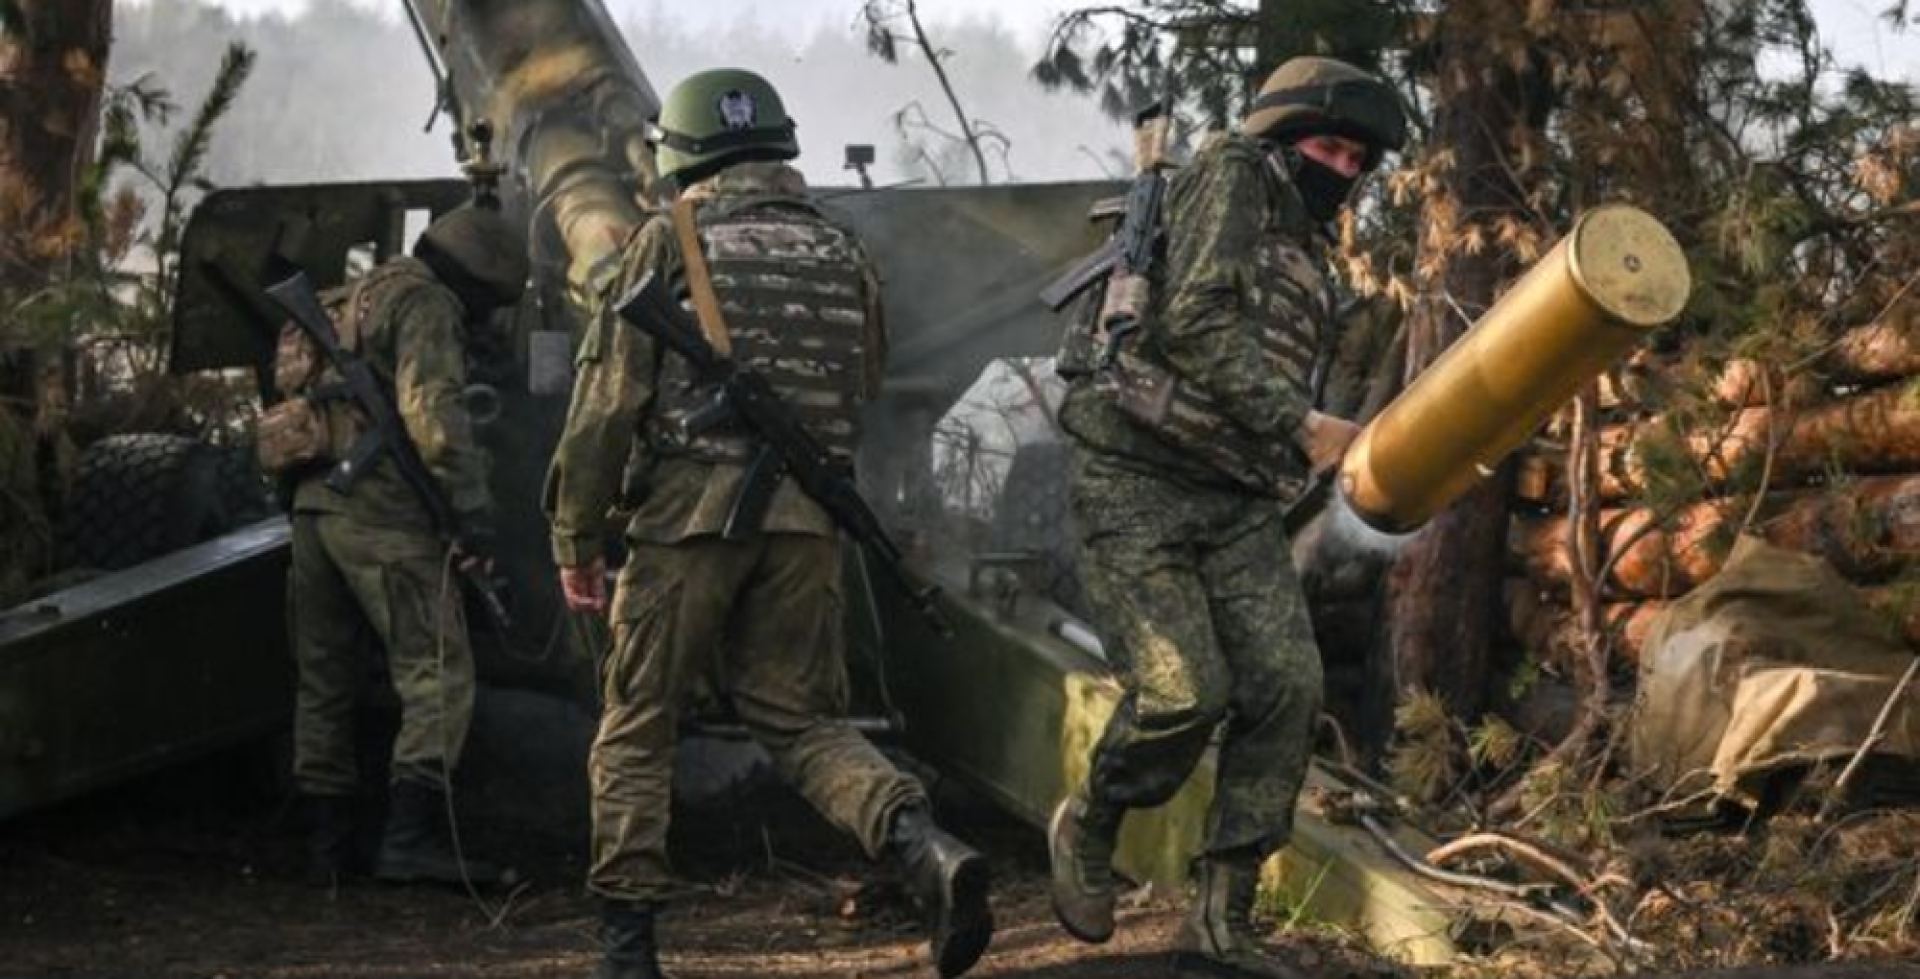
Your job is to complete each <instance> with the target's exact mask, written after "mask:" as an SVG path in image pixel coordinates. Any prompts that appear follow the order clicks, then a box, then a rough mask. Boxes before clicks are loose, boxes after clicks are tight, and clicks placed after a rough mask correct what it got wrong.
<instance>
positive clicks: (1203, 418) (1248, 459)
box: [1095, 347, 1311, 503]
mask: <svg viewBox="0 0 1920 979" xmlns="http://www.w3.org/2000/svg"><path fill="white" fill-rule="evenodd" d="M1095 383H1096V384H1097V385H1098V390H1099V391H1101V392H1102V393H1103V394H1105V395H1106V396H1107V397H1108V398H1109V399H1110V400H1111V401H1112V402H1113V403H1114V405H1115V406H1116V407H1118V408H1119V409H1120V411H1121V413H1122V414H1125V415H1126V416H1127V417H1128V418H1130V419H1132V420H1133V422H1134V423H1135V424H1138V425H1139V426H1141V427H1142V428H1145V429H1146V430H1148V431H1150V432H1152V433H1153V434H1154V435H1155V436H1156V437H1158V438H1159V439H1160V440H1161V441H1162V442H1164V443H1166V444H1167V445H1168V446H1169V447H1171V448H1173V449H1174V450H1176V451H1178V452H1180V453H1182V454H1184V455H1187V456H1190V457H1192V458H1194V459H1198V460H1200V461H1201V462H1203V463H1205V464H1206V465H1207V466H1208V467H1209V468H1211V469H1213V470H1214V471H1216V472H1218V473H1220V475H1222V476H1225V477H1226V478H1227V479H1228V480H1230V481H1232V482H1233V483H1234V484H1235V485H1237V486H1239V487H1241V488H1242V489H1245V490H1247V491H1248V492H1252V493H1257V494H1259V495H1261V496H1270V497H1273V498H1275V499H1277V500H1280V501H1281V502H1283V503H1291V502H1292V501H1293V500H1295V499H1297V498H1299V496H1300V494H1301V493H1302V492H1303V491H1304V490H1305V489H1306V485H1307V479H1308V476H1309V474H1310V468H1311V467H1310V466H1309V465H1308V463H1307V461H1306V459H1305V458H1304V457H1303V456H1302V455H1301V454H1300V450H1299V449H1298V448H1297V447H1296V446H1295V445H1294V444H1293V442H1292V441H1291V440H1289V439H1284V438H1283V439H1278V440H1269V439H1263V438H1261V437H1259V436H1256V435H1254V434H1253V433H1251V432H1248V431H1247V430H1246V429H1245V428H1243V427H1241V426H1240V425H1239V423H1237V422H1235V421H1233V420H1232V419H1231V418H1229V417H1228V416H1227V415H1226V413H1225V412H1223V411H1221V410H1220V407H1219V405H1217V404H1216V403H1215V402H1214V400H1213V399H1212V398H1211V397H1210V396H1208V395H1207V394H1206V393H1205V392H1203V391H1201V390H1199V389H1198V388H1196V387H1194V386H1193V385H1191V384H1186V383H1183V382H1181V380H1180V378H1179V377H1177V376H1176V375H1175V374H1174V373H1173V372H1172V371H1170V370H1167V369H1166V368H1164V367H1161V366H1160V365H1158V364H1155V363H1153V362H1151V361H1149V360H1147V359H1145V358H1143V357H1141V356H1139V355H1138V354H1136V353H1133V352H1132V351H1130V350H1128V349H1125V348H1124V347H1123V348H1122V349H1121V350H1120V351H1119V353H1118V354H1117V356H1115V357H1114V360H1113V363H1112V364H1111V365H1110V366H1108V367H1107V369H1106V370H1104V371H1101V372H1100V373H1099V375H1098V377H1097V379H1096V381H1095Z"/></svg>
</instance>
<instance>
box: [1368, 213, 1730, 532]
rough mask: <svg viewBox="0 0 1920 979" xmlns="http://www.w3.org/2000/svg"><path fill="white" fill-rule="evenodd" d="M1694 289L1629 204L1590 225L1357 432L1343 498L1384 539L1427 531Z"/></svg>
mask: <svg viewBox="0 0 1920 979" xmlns="http://www.w3.org/2000/svg"><path fill="white" fill-rule="evenodd" d="M1691 289H1692V277H1691V276H1690V275H1689V274H1688V271H1687V262H1686V256H1685V254H1684V253H1683V252H1682V251H1681V250H1680V245H1679V243H1678V242H1676V241H1675V240H1674V238H1673V235H1672V234H1670V233H1669V232H1668V231H1667V229H1666V228H1665V227H1664V226H1662V225H1661V224H1660V222H1659V221H1657V220H1655V219H1654V218H1653V217H1652V216H1651V215H1649V214H1647V213H1646V212H1644V211H1641V210H1639V209H1638V208H1634V207H1629V206H1627V205H1623V204H1610V205H1606V206H1603V207H1599V208H1595V209H1594V210H1591V211H1588V212H1587V213H1585V214H1583V215H1581V216H1580V218H1579V220H1577V221H1575V222H1574V225H1573V229H1572V230H1571V231H1569V232H1568V233H1567V235H1566V237H1564V238H1562V239H1561V240H1560V242H1559V243H1558V244H1556V245H1555V246H1554V248H1553V250H1552V251H1551V252H1549V253H1547V256H1546V257H1545V258H1542V259H1541V260H1540V261H1539V262H1537V263H1536V264H1535V265H1534V266H1533V268H1531V269H1529V270H1528V271H1527V273H1526V275H1524V276H1522V277H1521V278H1520V280H1519V281H1518V282H1516V283H1514V285H1513V287H1512V288H1510V289H1508V290H1507V293H1506V295H1504V296H1502V297H1500V301H1499V302H1497V303H1495V304H1494V306H1493V308H1492V309H1489V310H1487V312H1486V314H1485V315H1483V316H1481V317H1480V319H1479V320H1478V321H1476V322H1475V323H1474V324H1473V326H1472V327H1470V328H1469V329H1468V330H1467V332H1466V333H1465V334H1464V335H1463V336H1461V337H1460V339H1459V340H1458V341H1456V342H1455V343H1454V344H1453V346H1452V347H1450V348H1448V349H1447V351H1446V352H1445V353H1443V354H1441V356H1440V358H1439V359H1438V360H1436V361H1435V362H1434V363H1433V365H1432V366H1431V367H1429V368H1427V369H1426V371H1424V372H1423V373H1421V375H1420V376H1419V377H1417V378H1415V379H1414V381H1413V383H1412V384H1410V385H1408V386H1407V389H1406V390H1405V391H1403V392H1401V394H1400V396H1399V397H1398V398H1396V399H1394V401H1393V403H1392V404H1389V405H1388V406H1387V407H1386V409H1385V410H1384V411H1382V412H1381V413H1380V415H1379V416H1378V417H1377V418H1375V419H1374V420H1373V422H1372V423H1371V424H1369V425H1367V427H1366V428H1365V429H1363V430H1362V431H1361V433H1360V435H1359V437H1358V438H1356V439H1355V440H1354V443H1353V445H1352V446H1351V447H1350V448H1349V449H1348V450H1347V454H1346V456H1345V458H1344V459H1343V460H1342V461H1341V466H1340V483H1339V485H1340V491H1341V494H1342V495H1343V496H1344V497H1345V498H1346V500H1347V502H1348V503H1349V504H1350V505H1351V507H1352V509H1353V511H1354V513H1355V514H1356V515H1358V516H1359V517H1360V518H1361V519H1362V520H1363V521H1365V522H1366V523H1367V524H1368V525H1370V526H1372V527H1373V528H1374V529H1376V530H1381V531H1385V532H1387V533H1396V534H1397V533H1406V532H1408V531H1411V530H1413V529H1415V528H1417V527H1419V526H1420V525H1421V524H1423V523H1425V522H1426V521H1427V520H1428V519H1429V518H1431V517H1432V516H1433V515H1434V514H1435V513H1438V512H1439V511H1440V509H1441V508H1443V507H1445V506H1446V505H1447V504H1448V503H1451V502H1452V501H1453V500H1454V499H1456V498H1458V497H1459V496H1460V495H1461V494H1462V493H1465V492H1466V491H1467V490H1468V489H1470V488H1471V487H1472V486H1473V485H1474V484H1475V483H1476V482H1478V481H1480V480H1481V479H1484V478H1486V477H1487V476H1490V475H1492V474H1493V470H1494V467H1495V466H1496V465H1497V464H1499V462H1500V460H1501V459H1502V458H1504V457H1505V456H1506V455H1507V453H1509V452H1511V451H1513V450H1514V449H1515V448H1516V447H1518V446H1519V445H1520V443H1522V442H1524V441H1526V439H1527V438H1528V436H1529V435H1531V434H1532V433H1533V431H1534V430H1535V429H1536V428H1538V427H1539V425H1540V423H1541V422H1543V421H1544V420H1546V418H1547V417H1548V416H1549V415H1551V414H1552V413H1553V412H1554V411H1556V410H1558V409H1559V407H1560V406H1561V405H1563V404H1565V403H1566V402H1567V401H1568V400H1569V399H1570V398H1572V397H1573V395H1574V394H1575V392H1576V391H1578V389H1579V387H1580V385H1581V384H1583V383H1585V382H1586V381H1587V380H1589V379H1591V378H1592V377H1594V376H1595V375H1597V374H1599V373H1600V372H1601V371H1602V370H1604V369H1606V367H1607V366H1608V365H1610V364H1612V363H1614V362H1616V361H1618V360H1619V359H1620V358H1621V357H1622V356H1624V355H1625V354H1626V353H1627V352H1628V351H1629V350H1631V349H1632V348H1633V347H1634V346H1635V345H1636V344H1638V343H1639V342H1640V341H1641V340H1642V339H1643V338H1644V337H1645V336H1646V335H1647V334H1648V333H1649V332H1651V331H1652V330H1653V329H1654V328H1655V327H1658V326H1661V325H1662V324H1665V323H1668V322H1670V321H1672V320H1673V318H1674V317H1676V316H1678V315H1679V314H1680V310H1681V309H1682V308H1683V307H1684V306H1685V305H1686V301H1687V295H1688V293H1689V292H1690V291H1691Z"/></svg>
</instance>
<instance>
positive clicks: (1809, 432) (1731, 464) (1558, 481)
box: [1516, 384, 1920, 506]
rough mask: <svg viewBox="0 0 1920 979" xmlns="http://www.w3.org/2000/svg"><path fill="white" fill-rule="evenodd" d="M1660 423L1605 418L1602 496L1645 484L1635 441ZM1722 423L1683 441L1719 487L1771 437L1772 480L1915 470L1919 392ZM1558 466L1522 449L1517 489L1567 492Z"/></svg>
mask: <svg viewBox="0 0 1920 979" xmlns="http://www.w3.org/2000/svg"><path fill="white" fill-rule="evenodd" d="M1776 419H1777V421H1778V424H1777V425H1776ZM1661 425H1662V423H1661V422H1660V421H1658V420H1657V419H1655V420H1649V421H1646V422H1641V423H1638V424H1633V425H1614V426H1609V427H1608V428H1607V429H1606V430H1605V431H1603V432H1602V433H1601V436H1600V445H1601V448H1600V453H1601V457H1602V461H1601V466H1600V468H1601V478H1600V492H1601V496H1602V497H1603V498H1605V499H1607V500H1610V501H1618V500H1623V499H1626V498H1627V497H1628V496H1630V495H1632V494H1634V493H1637V492H1639V491H1641V490H1642V489H1644V488H1645V486H1646V485H1647V476H1646V469H1645V467H1644V466H1643V465H1642V464H1641V462H1640V456H1641V451H1640V448H1639V442H1640V441H1642V440H1644V439H1645V438H1647V437H1648V433H1652V432H1658V431H1659V430H1660V427H1661ZM1723 428H1724V431H1714V432H1706V433H1699V434H1695V435H1692V436H1690V437H1688V438H1687V439H1686V440H1685V445H1684V449H1685V453H1686V455H1687V456H1689V457H1690V458H1692V459H1693V461H1694V462H1695V464H1696V465H1697V466H1698V467H1699V471H1700V473H1701V474H1702V475H1703V476H1704V478H1705V479H1706V481H1707V483H1708V485H1709V486H1710V487H1712V488H1715V489H1719V490H1724V489H1726V488H1727V483H1728V476H1729V474H1732V473H1743V472H1751V471H1753V470H1755V469H1757V468H1758V467H1759V466H1760V465H1761V464H1762V462H1763V460H1764V459H1765V457H1766V454H1767V445H1768V442H1769V441H1771V440H1777V443H1778V444H1777V445H1776V447H1775V449H1774V459H1773V475H1772V484H1773V485H1775V486H1794V485H1803V484H1804V483H1806V482H1807V480H1808V479H1809V478H1810V477H1814V476H1818V475H1820V474H1822V473H1825V472H1828V471H1830V470H1832V469H1839V470H1841V471H1844V472H1864V473H1886V472H1906V471H1913V470H1920V398H1916V397H1915V396H1914V393H1913V391H1912V389H1911V386H1910V385H1908V384H1894V385H1891V386H1887V387H1881V388H1874V389H1872V390H1869V391H1866V392H1863V393H1861V394H1858V395H1856V396H1854V397H1851V398H1846V399H1843V400H1839V401H1834V402H1831V403H1828V404H1824V405H1819V406H1816V407H1812V408H1808V409H1805V410H1801V411H1792V412H1778V411H1775V410H1773V409H1770V408H1746V409H1742V410H1741V411H1739V412H1736V413H1735V414H1734V416H1733V417H1732V419H1730V421H1729V422H1728V424H1727V425H1725V426H1723ZM1658 437H1662V438H1665V437H1666V436H1664V435H1661V436H1658ZM1562 469H1563V467H1562V464H1561V462H1560V461H1559V460H1558V459H1555V458H1553V457H1552V456H1551V455H1546V456H1542V455H1528V456H1525V457H1523V458H1522V460H1521V462H1520V470H1521V473H1520V476H1519V479H1518V482H1517V486H1516V493H1517V494H1519V495H1520V497H1521V499H1524V500H1527V501H1529V502H1533V503H1539V504H1544V505H1549V506H1560V505H1562V504H1563V500H1564V497H1565V495H1566V491H1565V485H1566V483H1565V477H1564V475H1563V473H1562Z"/></svg>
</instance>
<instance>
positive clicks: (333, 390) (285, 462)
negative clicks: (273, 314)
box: [254, 258, 438, 475]
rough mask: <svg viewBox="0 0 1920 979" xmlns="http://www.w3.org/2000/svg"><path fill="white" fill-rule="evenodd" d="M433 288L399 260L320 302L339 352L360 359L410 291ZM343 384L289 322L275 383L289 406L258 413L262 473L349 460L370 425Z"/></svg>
mask: <svg viewBox="0 0 1920 979" xmlns="http://www.w3.org/2000/svg"><path fill="white" fill-rule="evenodd" d="M436 282H438V280H437V279H435V278H433V275H432V273H431V272H430V271H428V269H427V267H426V266H425V265H422V264H421V263H419V262H418V261H415V260H414V259H411V258H401V259H396V260H394V261H391V262H387V263H386V264H384V265H381V266H380V267H379V268H376V269H374V270H373V271H371V272H368V273H367V274H366V275H365V276H363V277H361V278H360V280H359V281H358V282H355V283H353V284H351V285H344V286H336V287H334V288H331V289H327V290H325V291H323V292H322V293H320V304H321V306H322V307H323V308H324V309H325V310H326V312H327V318H328V319H330V320H332V322H333V330H334V334H335V336H336V337H337V338H338V339H339V343H340V349H341V350H344V351H346V352H347V353H349V354H353V355H361V354H362V350H361V347H362V344H363V342H364V334H365V329H364V328H365V327H366V326H367V325H368V324H376V323H380V322H383V321H384V318H385V317H386V316H388V315H390V310H391V309H392V306H393V304H394V302H395V301H396V300H398V299H399V298H400V297H401V296H402V295H404V294H405V293H407V292H409V291H411V290H413V289H416V288H419V287H421V286H424V285H432V284H434V283H436ZM382 373H385V372H384V371H383V372H382ZM339 381H340V376H339V374H338V372H336V371H335V370H334V369H333V366H332V365H331V364H329V363H328V362H327V359H326V355H325V354H324V353H323V352H321V350H320V348H319V347H318V346H317V345H316V344H314V342H313V341H312V340H311V339H309V338H308V337H307V335H306V333H305V332H303V331H301V329H300V328H299V327H297V326H294V325H293V324H291V323H287V324H283V325H282V326H281V327H280V339H279V343H278V345H277V346H276V347H275V350H274V358H273V385H274V388H275V389H276V390H277V391H278V392H279V393H280V394H281V396H282V397H283V398H284V400H282V401H281V402H279V403H278V404H275V405H273V406H272V407H270V408H268V409H266V410H265V411H263V412H262V413H261V415H260V421H259V425H258V427H257V429H256V432H255V440H254V446H255V452H256V455H257V456H258V458H259V462H260V466H261V468H263V469H265V470H266V471H267V472H268V473H271V474H274V475H279V474H282V473H296V472H298V471H302V470H309V469H314V468H318V467H321V466H325V465H331V464H332V463H334V462H337V461H339V460H340V459H341V458H343V457H344V455H345V453H346V451H347V448H348V447H349V446H351V445H352V444H353V442H354V439H356V438H358V437H359V435H360V434H361V433H362V432H363V431H365V430H366V427H367V421H366V419H364V418H362V417H361V416H360V413H359V411H358V410H357V409H355V408H353V407H352V406H350V405H348V404H347V403H345V401H343V400H342V398H343V395H342V392H341V391H340V390H339V388H338V387H337V386H336V385H337V384H338V383H339Z"/></svg>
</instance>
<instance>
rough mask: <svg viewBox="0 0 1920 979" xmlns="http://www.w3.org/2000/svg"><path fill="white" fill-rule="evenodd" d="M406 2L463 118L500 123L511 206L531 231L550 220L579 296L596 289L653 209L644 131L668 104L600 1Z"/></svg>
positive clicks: (465, 121) (652, 172) (537, 250)
mask: <svg viewBox="0 0 1920 979" xmlns="http://www.w3.org/2000/svg"><path fill="white" fill-rule="evenodd" d="M402 2H404V3H407V4H408V5H409V6H410V7H411V8H412V12H413V14H414V15H415V16H416V17H417V20H418V23H419V24H420V25H422V26H423V28H424V31H425V34H426V40H427V43H429V44H431V45H432V46H433V48H434V50H435V52H436V53H437V54H438V57H439V60H440V62H441V63H442V64H443V65H445V67H446V72H447V75H446V78H445V79H444V84H445V85H446V86H447V92H446V94H447V95H449V96H450V97H451V98H450V101H451V102H452V105H453V107H454V111H455V112H456V113H457V115H458V121H459V123H460V124H461V125H462V126H465V125H467V124H469V123H471V122H474V121H476V120H478V119H486V120H488V121H489V122H491V123H492V124H493V127H494V130H495V132H496V133H497V136H496V145H498V146H500V147H503V148H504V149H503V152H502V162H503V163H504V164H505V166H506V169H507V174H508V176H509V178H510V179H509V181H508V186H507V187H505V188H503V196H505V197H506V198H507V202H508V203H507V206H508V208H509V211H510V212H512V213H517V214H519V215H520V216H521V217H523V218H524V219H525V220H527V221H528V223H529V226H530V228H529V230H530V232H531V233H532V235H542V234H544V232H545V229H547V228H551V229H552V234H553V236H554V237H556V238H557V240H558V241H559V243H560V246H561V247H562V248H563V249H564V251H565V255H564V266H565V268H566V281H567V284H568V286H569V288H570V289H571V290H572V292H573V295H574V298H575V299H576V300H577V301H582V300H585V299H587V298H588V297H591V296H593V295H595V294H597V292H598V290H599V288H600V286H601V285H602V284H603V283H604V281H605V280H606V278H607V277H609V276H610V275H611V274H612V272H613V270H614V267H615V263H616V261H617V259H618V251H619V247H620V245H621V243H622V242H623V241H625V239H626V237H627V234H628V232H629V231H631V230H632V229H633V228H634V227H636V226H637V225H639V224H640V223H641V222H642V221H643V220H644V219H645V217H646V212H645V210H644V206H643V203H642V202H643V201H645V200H646V199H648V197H649V196H650V194H651V191H652V187H653V182H654V179H655V172H656V171H655V169H654V165H653V152H652V150H651V148H649V147H648V146H647V144H646V142H645V132H646V125H647V122H648V120H650V119H652V118H654V116H655V115H657V114H658V112H659V108H660V99H659V96H658V95H657V94H655V92H654V89H653V86H652V84H651V83H650V82H649V81H648V80H647V76H646V73H645V72H643V71H641V70H640V65H639V63H638V62H637V61H635V60H634V57H633V53H632V52H631V51H629V50H628V48H627V45H626V43H625V42H624V41H623V40H621V38H620V33H619V31H618V30H617V29H616V28H615V27H614V24H613V19H612V18H611V17H609V16H608V15H607V11H606V8H605V7H604V6H602V4H601V0H402ZM547 222H551V223H550V224H548V223H547ZM530 236H531V235H530ZM533 240H535V241H536V242H539V241H541V240H542V238H540V237H534V239H533ZM534 252H535V254H534V256H533V257H534V258H535V259H542V258H545V257H547V256H544V255H542V254H541V247H540V246H539V245H538V244H537V243H536V245H535V246H534Z"/></svg>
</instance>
